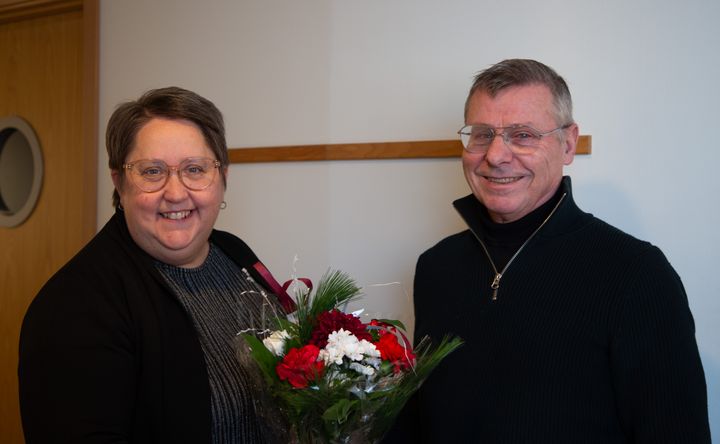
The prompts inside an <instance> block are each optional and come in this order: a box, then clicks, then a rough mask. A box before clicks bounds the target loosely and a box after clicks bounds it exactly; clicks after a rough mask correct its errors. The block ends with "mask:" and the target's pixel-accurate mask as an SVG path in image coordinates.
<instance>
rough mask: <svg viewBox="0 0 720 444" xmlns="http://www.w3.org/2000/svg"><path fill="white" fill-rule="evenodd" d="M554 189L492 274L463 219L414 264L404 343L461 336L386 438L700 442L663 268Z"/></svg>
mask: <svg viewBox="0 0 720 444" xmlns="http://www.w3.org/2000/svg"><path fill="white" fill-rule="evenodd" d="M570 185H571V184H570V178H569V177H565V178H564V179H563V182H562V184H561V190H560V195H563V194H564V195H565V196H564V198H563V199H562V201H561V202H560V205H559V206H558V208H557V210H556V211H555V212H554V214H552V216H551V217H550V219H549V220H548V221H547V223H546V224H545V225H544V226H543V227H542V228H541V229H540V230H539V231H538V232H537V234H536V235H535V236H534V237H533V238H532V239H530V241H529V242H528V244H527V245H526V246H525V247H524V249H523V250H522V251H521V252H520V254H518V256H517V257H516V258H515V259H514V260H513V261H512V263H510V265H509V266H508V268H507V270H506V271H505V273H504V274H503V276H502V279H501V283H500V287H499V289H498V292H497V299H496V300H492V289H491V288H490V284H491V282H492V281H493V279H494V277H495V272H494V271H493V269H492V267H491V265H490V262H489V260H488V257H487V255H486V253H485V252H484V251H483V248H482V246H481V243H480V242H481V241H483V239H484V237H485V232H484V228H483V224H482V223H481V219H482V217H481V214H482V212H484V211H486V210H485V208H484V207H483V206H482V205H481V204H480V203H479V202H478V201H477V199H476V198H475V197H474V196H472V195H470V196H467V197H465V198H463V199H459V200H458V201H456V202H455V203H454V205H455V207H456V208H457V209H458V211H459V212H460V213H461V215H462V216H463V218H464V219H465V220H466V222H467V223H468V225H469V228H470V229H469V230H466V231H463V232H461V233H458V234H456V235H453V236H450V237H448V238H446V239H444V240H442V241H441V242H440V243H438V244H437V245H435V246H434V247H432V248H430V249H429V250H428V251H426V252H425V253H423V254H422V255H421V256H420V258H419V260H418V263H417V269H416V275H415V284H414V299H415V317H416V324H415V336H416V341H417V340H418V339H419V338H421V337H423V336H425V335H428V336H430V338H431V339H432V340H433V341H434V342H437V341H439V340H440V339H441V338H442V337H443V336H444V335H447V334H452V335H457V336H459V337H461V338H462V339H464V341H465V345H464V346H463V347H462V348H461V349H459V350H458V351H456V352H454V353H453V354H451V355H450V356H449V357H448V358H447V359H446V360H445V361H444V362H443V363H441V365H440V366H439V367H438V368H437V369H436V371H435V372H434V373H433V374H432V375H431V376H430V377H429V378H428V380H427V381H426V383H425V384H424V386H423V387H422V388H421V389H420V391H419V392H418V393H417V395H416V396H415V397H414V399H413V400H412V401H411V402H410V403H409V404H408V406H407V408H406V409H405V411H404V412H403V413H402V415H401V417H400V418H399V420H398V424H397V426H396V428H395V429H394V430H393V431H392V433H391V434H390V435H389V436H388V438H387V439H386V442H413V443H416V442H427V443H447V442H452V443H455V442H458V443H459V442H477V443H483V444H485V443H534V444H538V443H554V444H559V443H588V444H590V443H693V444H698V443H709V442H710V432H709V425H708V413H707V393H706V385H705V377H704V373H703V368H702V365H701V362H700V357H699V353H698V348H697V345H696V341H695V328H694V323H693V318H692V315H691V313H690V310H689V307H688V300H687V296H686V294H685V290H684V288H683V285H682V283H681V280H680V278H679V277H678V275H677V273H676V272H675V270H674V269H673V268H672V266H671V265H670V264H669V262H668V261H667V259H666V258H665V256H664V255H663V254H662V252H661V251H660V250H659V249H658V248H657V247H655V246H653V245H651V244H649V243H647V242H644V241H640V240H638V239H635V238H634V237H632V236H630V235H628V234H626V233H624V232H622V231H620V230H618V229H617V228H614V227H612V226H610V225H608V224H607V223H605V222H603V221H601V220H600V219H598V218H596V217H594V216H592V215H591V214H588V213H584V212H582V211H581V210H580V209H579V208H578V207H577V206H576V205H575V202H574V200H573V198H572V193H571V187H570Z"/></svg>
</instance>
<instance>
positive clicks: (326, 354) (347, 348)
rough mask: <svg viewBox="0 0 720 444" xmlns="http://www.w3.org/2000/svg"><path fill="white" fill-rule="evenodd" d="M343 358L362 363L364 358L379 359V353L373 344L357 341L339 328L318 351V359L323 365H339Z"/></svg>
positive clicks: (353, 336) (352, 335)
mask: <svg viewBox="0 0 720 444" xmlns="http://www.w3.org/2000/svg"><path fill="white" fill-rule="evenodd" d="M345 357H347V358H348V359H350V360H352V361H362V360H363V359H365V358H366V357H370V358H379V357H380V351H378V349H377V348H376V347H375V345H374V344H372V343H370V342H368V341H366V340H365V339H362V340H358V338H357V336H355V335H354V334H352V333H350V332H349V331H346V330H344V329H342V328H341V329H340V330H338V331H334V332H332V333H330V334H329V335H328V343H327V345H326V346H325V348H324V349H322V350H320V355H319V358H320V359H322V360H323V361H325V365H329V364H337V365H341V364H342V363H343V358H345Z"/></svg>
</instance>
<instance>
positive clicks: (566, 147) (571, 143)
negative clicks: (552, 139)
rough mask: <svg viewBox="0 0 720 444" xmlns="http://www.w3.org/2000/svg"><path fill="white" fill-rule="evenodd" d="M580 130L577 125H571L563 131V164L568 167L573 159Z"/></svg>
mask: <svg viewBox="0 0 720 444" xmlns="http://www.w3.org/2000/svg"><path fill="white" fill-rule="evenodd" d="M579 134H580V129H579V128H578V125H577V123H573V124H572V126H570V128H568V129H566V130H565V137H564V138H563V141H562V143H563V163H564V164H565V165H570V164H571V163H572V162H573V159H574V158H575V151H576V149H577V143H578V138H579Z"/></svg>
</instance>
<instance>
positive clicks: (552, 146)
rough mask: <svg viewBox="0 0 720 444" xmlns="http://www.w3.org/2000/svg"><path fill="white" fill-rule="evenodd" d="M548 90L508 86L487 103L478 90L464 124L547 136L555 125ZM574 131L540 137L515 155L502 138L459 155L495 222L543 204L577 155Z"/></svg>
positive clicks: (561, 123)
mask: <svg viewBox="0 0 720 444" xmlns="http://www.w3.org/2000/svg"><path fill="white" fill-rule="evenodd" d="M554 110H555V108H554V105H553V98H552V94H551V93H550V90H549V89H548V88H547V87H546V86H544V85H536V84H533V85H524V86H514V87H509V88H507V89H504V90H502V91H500V92H499V93H498V94H497V95H496V96H495V97H494V98H491V97H490V96H489V95H488V94H487V93H486V92H485V91H478V92H476V93H475V94H473V96H472V97H471V98H470V103H469V107H468V111H467V116H466V119H465V120H466V121H465V123H466V124H467V125H487V126H491V127H496V128H500V127H508V126H513V125H525V126H530V127H533V128H535V129H537V130H539V131H540V132H546V131H549V130H552V129H555V128H557V127H558V126H561V125H564V124H566V123H568V122H557V121H556V118H555V111H554ZM577 138H578V127H577V125H575V124H573V125H572V126H570V127H569V128H568V129H566V130H561V131H558V132H556V133H553V134H550V135H547V136H545V137H542V138H541V139H540V141H539V143H538V145H537V147H536V148H533V149H531V150H529V151H528V150H527V149H525V150H522V152H520V151H518V150H513V149H511V147H509V146H508V145H506V144H505V142H504V141H503V139H502V137H501V136H499V135H498V136H497V137H495V139H494V140H493V141H492V143H491V144H490V146H489V147H488V148H487V150H485V152H482V153H469V152H467V151H463V155H462V163H463V170H464V171H465V179H466V180H467V182H468V184H469V185H470V188H471V189H472V192H473V194H474V195H475V197H476V198H477V199H478V200H479V201H480V202H482V203H483V204H484V205H485V207H487V209H488V212H489V214H490V217H491V218H492V219H493V220H494V221H495V222H512V221H516V220H518V219H520V218H522V217H523V216H525V215H527V214H528V213H530V212H532V211H533V210H534V209H536V208H538V207H539V206H541V205H542V204H544V203H545V202H547V201H548V200H549V199H550V198H551V197H552V196H553V194H554V193H555V191H556V190H557V188H558V186H559V185H560V181H561V180H562V175H563V166H564V165H569V164H570V163H572V161H573V157H574V156H575V146H576V144H577Z"/></svg>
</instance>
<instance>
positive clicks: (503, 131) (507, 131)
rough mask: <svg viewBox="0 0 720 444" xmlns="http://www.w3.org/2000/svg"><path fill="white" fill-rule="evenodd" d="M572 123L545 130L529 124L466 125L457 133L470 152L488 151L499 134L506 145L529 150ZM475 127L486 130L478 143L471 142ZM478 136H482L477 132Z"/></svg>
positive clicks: (466, 149) (464, 146)
mask: <svg viewBox="0 0 720 444" xmlns="http://www.w3.org/2000/svg"><path fill="white" fill-rule="evenodd" d="M572 125H573V123H572V122H571V123H566V124H565V125H562V126H559V127H557V128H554V129H551V130H549V131H545V132H542V131H540V130H538V129H535V128H533V127H531V126H528V125H511V126H504V127H492V126H488V125H465V126H463V127H462V128H460V130H459V131H458V132H457V133H458V134H459V135H460V141H461V142H462V145H463V148H464V149H465V151H467V152H469V153H484V152H486V151H487V150H488V149H489V148H490V145H491V144H492V142H493V140H495V138H496V137H497V136H500V137H501V138H502V140H503V142H504V143H505V145H506V146H508V147H509V148H511V149H512V148H515V149H518V150H528V149H534V148H537V147H538V146H539V144H540V141H541V139H542V138H543V137H545V136H547V135H550V134H552V133H555V132H557V131H561V130H566V129H568V128H570V127H571V126H572ZM474 128H479V129H480V130H482V131H485V133H484V134H483V135H482V137H483V138H482V139H479V140H476V141H475V142H476V143H471V140H472V137H473V131H474ZM476 136H477V137H480V136H478V135H477V134H476Z"/></svg>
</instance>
